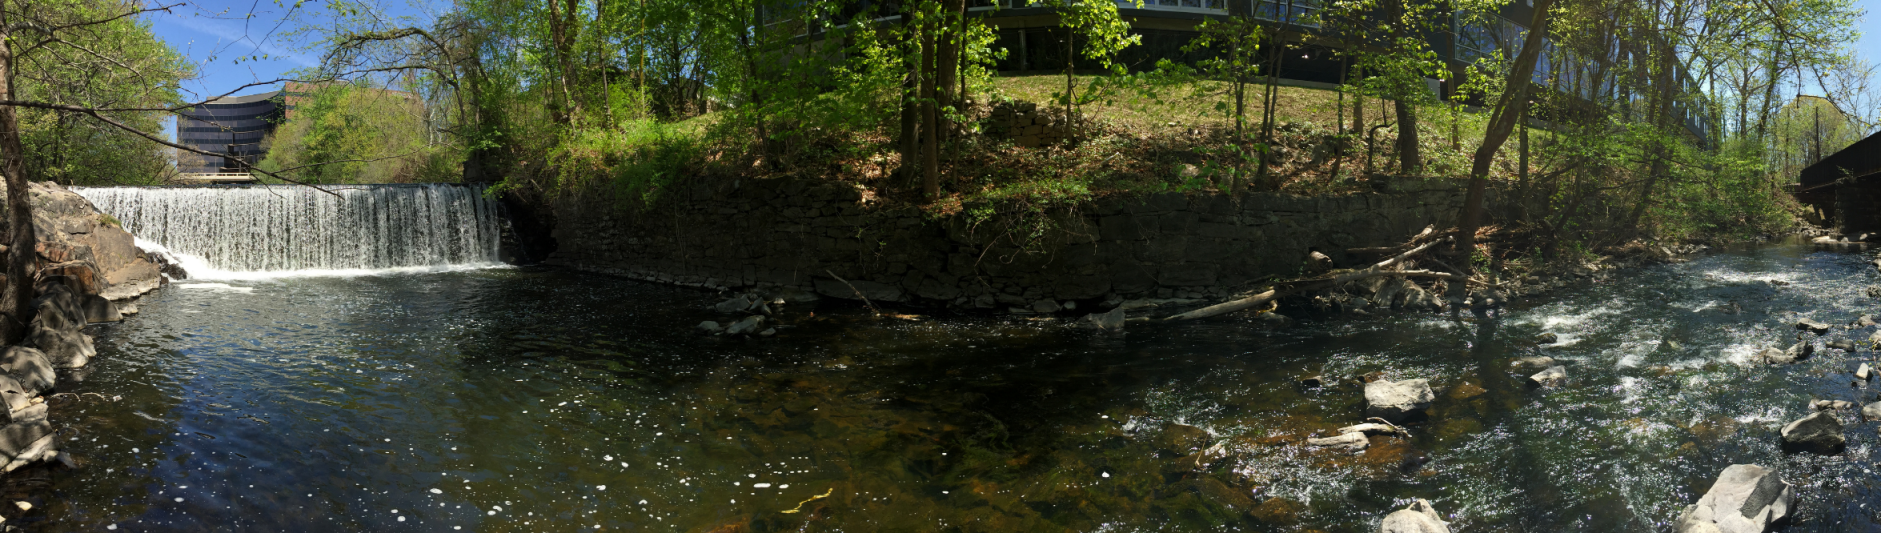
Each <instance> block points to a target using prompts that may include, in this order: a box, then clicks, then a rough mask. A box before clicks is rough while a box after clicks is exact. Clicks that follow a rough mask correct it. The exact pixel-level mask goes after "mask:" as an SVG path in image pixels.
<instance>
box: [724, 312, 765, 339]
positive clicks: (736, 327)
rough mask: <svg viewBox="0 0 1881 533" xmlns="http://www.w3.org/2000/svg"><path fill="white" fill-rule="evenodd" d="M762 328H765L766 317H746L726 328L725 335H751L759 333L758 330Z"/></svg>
mask: <svg viewBox="0 0 1881 533" xmlns="http://www.w3.org/2000/svg"><path fill="white" fill-rule="evenodd" d="M762 326H764V316H763V315H751V316H748V317H744V319H742V320H739V321H737V322H733V323H732V324H731V325H730V326H725V334H726V335H749V334H752V333H757V332H758V328H760V327H762Z"/></svg>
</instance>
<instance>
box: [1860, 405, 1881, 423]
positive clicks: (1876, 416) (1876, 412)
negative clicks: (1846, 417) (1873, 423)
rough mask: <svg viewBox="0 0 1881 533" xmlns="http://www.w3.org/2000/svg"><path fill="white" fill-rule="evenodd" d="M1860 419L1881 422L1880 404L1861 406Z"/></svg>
mask: <svg viewBox="0 0 1881 533" xmlns="http://www.w3.org/2000/svg"><path fill="white" fill-rule="evenodd" d="M1861 417H1862V418H1864V419H1867V420H1881V402H1874V403H1871V404H1868V405H1864V406H1861Z"/></svg>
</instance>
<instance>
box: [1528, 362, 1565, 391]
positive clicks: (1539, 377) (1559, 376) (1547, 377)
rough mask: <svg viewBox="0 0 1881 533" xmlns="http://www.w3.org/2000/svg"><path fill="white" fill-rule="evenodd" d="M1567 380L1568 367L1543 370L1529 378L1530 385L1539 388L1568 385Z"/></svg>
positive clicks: (1552, 367)
mask: <svg viewBox="0 0 1881 533" xmlns="http://www.w3.org/2000/svg"><path fill="white" fill-rule="evenodd" d="M1567 379H1568V373H1567V367H1564V366H1559V365H1556V366H1551V367H1548V369H1547V370H1543V371H1541V372H1540V373H1537V374H1535V375H1533V376H1529V377H1528V383H1529V384H1530V385H1534V386H1537V387H1555V386H1559V385H1561V384H1562V383H1567Z"/></svg>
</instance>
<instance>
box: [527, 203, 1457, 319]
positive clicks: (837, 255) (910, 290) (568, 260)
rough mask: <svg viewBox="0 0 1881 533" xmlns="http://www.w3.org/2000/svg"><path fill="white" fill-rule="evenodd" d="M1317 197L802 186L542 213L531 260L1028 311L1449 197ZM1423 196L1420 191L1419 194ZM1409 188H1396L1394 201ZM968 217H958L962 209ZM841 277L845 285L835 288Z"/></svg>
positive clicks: (1182, 286)
mask: <svg viewBox="0 0 1881 533" xmlns="http://www.w3.org/2000/svg"><path fill="white" fill-rule="evenodd" d="M1411 185H1412V186H1410V187H1398V190H1396V191H1394V192H1390V193H1366V194H1352V195H1344V196H1331V197H1302V196H1295V195H1288V194H1249V195H1247V196H1245V197H1243V198H1242V199H1241V201H1240V202H1239V203H1238V204H1237V203H1236V202H1235V201H1233V200H1232V199H1230V198H1227V197H1225V196H1221V195H1213V194H1198V195H1183V194H1176V193H1164V194H1155V195H1150V196H1147V197H1133V198H1111V199H1100V200H1096V201H1094V202H1092V203H1091V204H1089V205H1085V206H1083V207H1081V208H1078V209H1074V210H1073V209H1068V210H1062V211H1057V212H1052V213H1050V214H1049V217H1047V218H1049V219H1050V220H1051V222H1050V224H1051V226H1050V227H1051V228H1053V229H1052V230H1051V231H1048V232H1046V235H1045V236H1044V237H1043V238H1040V239H1031V238H1028V237H1027V235H1030V234H1031V233H1032V230H1034V229H1036V228H1039V227H1041V224H1039V223H1038V222H1037V220H1039V218H1037V217H1033V218H1032V219H1030V220H1027V219H1023V218H1021V217H1015V216H996V217H992V218H990V219H987V220H985V221H983V222H981V223H979V224H971V223H969V220H970V219H971V218H972V217H968V216H952V217H943V218H939V219H936V218H933V217H929V216H928V215H925V214H923V213H922V212H920V211H918V210H916V209H913V208H884V207H879V204H878V203H876V202H870V201H866V200H864V196H863V195H862V194H861V193H859V192H858V191H857V190H855V189H854V188H852V187H850V186H848V185H843V184H832V183H827V182H819V181H805V180H766V181H758V182H746V183H745V184H744V185H743V187H742V188H740V189H738V190H735V191H732V192H729V193H719V194H710V193H705V192H700V193H697V194H694V195H692V196H691V197H690V198H684V199H681V198H671V199H669V200H671V201H667V202H664V205H665V206H664V207H660V208H656V209H649V210H641V211H639V212H628V210H625V209H622V208H620V207H619V205H618V204H613V203H611V202H606V201H596V200H584V199H577V198H566V197H564V198H560V199H558V200H555V201H554V203H553V210H554V213H555V218H556V224H555V229H554V238H555V241H556V242H557V243H558V247H557V250H556V251H555V252H554V253H553V254H552V255H551V256H550V257H549V258H548V259H547V261H546V262H547V263H549V264H554V265H563V266H568V267H572V268H576V269H580V270H587V271H593V272H601V273H608V274H615V275H622V276H627V277H632V278H637V279H646V280H651V281H658V282H663V283H677V284H684V285H692V286H703V287H712V288H720V287H723V288H745V287H757V288H766V289H769V288H777V287H796V288H802V289H808V290H814V291H817V292H819V293H822V294H824V295H828V296H834V297H842V298H851V297H853V295H854V293H855V290H852V289H851V288H850V285H854V286H855V287H856V288H857V289H860V290H861V291H863V292H864V293H865V295H866V296H868V297H869V298H870V299H872V300H880V301H920V302H926V303H944V304H948V305H952V306H957V307H969V308H1001V309H1003V308H1006V307H1026V306H1031V305H1032V304H1034V303H1039V302H1041V301H1043V300H1052V301H1054V302H1063V301H1067V300H1086V301H1090V300H1101V299H1106V298H1109V297H1112V296H1116V297H1126V298H1129V297H1206V296H1222V295H1226V294H1229V293H1231V292H1233V291H1235V290H1237V289H1241V288H1245V287H1246V286H1249V285H1251V284H1253V283H1255V282H1258V281H1260V280H1261V279H1263V278H1265V277H1267V276H1281V277H1286V276H1293V275H1297V274H1299V273H1300V272H1301V267H1302V265H1303V263H1304V260H1305V257H1306V254H1307V253H1308V251H1309V250H1311V249H1318V250H1320V251H1322V252H1324V253H1326V254H1328V255H1331V256H1333V258H1334V259H1335V260H1338V261H1340V262H1341V263H1351V262H1354V261H1360V260H1372V259H1373V258H1370V257H1354V258H1347V257H1345V255H1346V253H1345V250H1346V249H1347V248H1357V247H1372V246H1388V245H1393V244H1398V243H1402V242H1404V241H1405V240H1407V239H1408V238H1409V237H1410V236H1411V235H1412V234H1415V233H1416V232H1418V231H1420V230H1422V229H1423V228H1424V227H1425V226H1426V225H1429V224H1436V225H1438V226H1439V227H1444V226H1448V225H1451V224H1454V221H1455V218H1456V215H1457V212H1458V210H1459V209H1460V208H1461V205H1462V200H1463V191H1462V190H1461V188H1460V187H1458V186H1455V185H1456V184H1449V183H1443V184H1425V183H1413V184H1411ZM1433 185H1434V186H1433ZM1406 189H1409V190H1406ZM969 207H971V206H969ZM836 277H841V279H843V280H847V281H848V282H849V283H848V284H845V283H843V282H841V281H838V280H837V279H836Z"/></svg>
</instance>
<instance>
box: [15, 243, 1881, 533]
mask: <svg viewBox="0 0 1881 533" xmlns="http://www.w3.org/2000/svg"><path fill="white" fill-rule="evenodd" d="M1876 278H1877V276H1876V274H1875V273H1874V271H1873V268H1872V267H1870V266H1867V265H1866V264H1865V263H1864V258H1863V257H1861V256H1858V255H1852V254H1834V253H1826V252H1811V251H1810V250H1809V249H1807V248H1801V247H1774V248H1764V249H1760V250H1754V251H1749V252H1741V253H1732V254H1724V255H1717V256H1711V257H1706V258H1702V259H1699V260H1697V261H1694V262H1690V263H1683V264H1677V265H1669V266H1662V267H1652V268H1646V269H1640V270H1634V271H1628V272H1625V273H1622V274H1621V275H1619V276H1617V277H1616V278H1615V279H1614V281H1611V282H1604V283H1595V282H1588V283H1585V284H1583V285H1580V286H1577V287H1574V288H1570V289H1566V290H1563V291H1560V292H1558V293H1557V294H1555V295H1552V296H1548V297H1544V298H1536V299H1534V300H1532V301H1529V302H1524V303H1523V304H1522V305H1521V306H1519V307H1518V308H1515V309H1511V310H1509V311H1508V313H1507V314H1506V316H1505V317H1503V318H1500V319H1495V320H1478V319H1474V318H1466V319H1464V320H1455V321H1453V320H1449V319H1447V318H1445V317H1440V316H1434V315H1398V316H1391V317H1375V318H1365V319H1351V320H1307V321H1304V322H1303V323H1302V324H1301V325H1299V326H1298V327H1295V328H1293V329H1291V330H1287V331H1284V332H1278V333H1267V332H1261V331H1258V330H1257V329H1255V328H1253V327H1251V325H1250V324H1249V323H1248V322H1244V321H1243V320H1241V319H1232V318H1231V319H1219V320H1215V321H1208V322H1203V323H1192V324H1182V325H1175V326H1151V325H1141V324H1132V326H1131V327H1132V329H1130V330H1129V331H1128V332H1127V333H1125V334H1101V333H1093V332H1087V331H1082V330H1075V329H1070V328H1067V327H1064V326H1063V325H1062V324H1061V323H1056V322H1042V321H1029V320H1022V319H1013V318H989V317H955V316H950V315H945V314H937V315H934V316H925V317H918V318H913V319H904V318H887V319H879V320H878V319H872V318H870V317H868V316H867V314H866V312H865V310H863V309H859V308H857V307H854V306H850V305H847V304H840V303H830V302H824V303H822V304H820V305H816V306H809V305H798V306H792V307H790V308H789V309H788V310H787V312H786V313H785V314H784V317H783V320H784V322H785V323H786V324H788V325H789V326H790V327H787V328H785V329H783V330H782V331H781V332H780V333H779V335H778V336H777V337H775V338H769V339H753V340H731V339H721V338H708V337H699V336H695V335H693V334H691V333H690V332H689V328H690V326H691V325H692V324H696V323H698V322H699V321H700V320H706V319H715V318H720V317H716V316H714V315H712V314H711V313H710V312H709V311H708V310H707V308H708V307H709V305H710V304H711V303H713V302H715V301H716V300H717V299H718V296H716V295H713V294H708V293H703V292H698V291H691V290H684V289H675V288H667V287H660V286H653V285H647V284H642V283H638V282H632V281H625V280H619V279H612V278H607V277H600V276H591V275H585V274H578V273H572V272H565V271H558V270H536V269H491V270H479V271H465V272H443V273H423V274H396V275H385V276H376V277H374V276H368V277H354V278H291V279H281V280H276V281H266V280H259V281H257V280H247V281H227V282H183V283H179V284H175V285H171V286H169V287H166V288H165V289H163V290H162V291H160V292H159V293H157V294H155V295H153V296H150V297H146V298H145V299H143V300H142V301H141V302H139V307H140V308H141V309H142V311H143V312H142V314H140V315H136V316H135V317H132V318H131V319H129V320H127V321H125V322H123V323H121V324H110V325H101V326H94V327H93V329H94V331H93V333H94V335H96V336H97V338H98V346H99V351H100V352H101V356H100V357H99V358H98V359H96V360H95V361H94V362H93V363H92V366H91V367H90V368H87V369H84V370H83V373H82V374H75V375H69V376H64V377H63V380H62V382H61V390H62V391H63V392H73V393H81V394H80V397H81V400H80V401H78V402H74V403H69V404H67V403H61V405H60V407H59V408H58V409H56V410H55V415H54V422H55V425H60V426H69V427H70V428H72V430H68V431H67V434H69V435H71V440H70V441H69V442H67V443H66V447H67V450H69V451H70V452H71V453H72V454H73V455H74V456H75V457H76V458H77V460H78V461H79V463H80V464H81V468H80V469H78V470H72V471H60V472H57V473H55V474H54V475H53V476H52V480H53V486H52V489H51V490H50V491H49V492H48V493H47V495H46V496H45V497H44V498H42V499H40V500H38V509H36V510H35V511H34V512H33V513H32V514H30V515H29V519H30V520H32V522H31V524H30V525H31V526H32V527H34V528H35V529H41V530H58V531H62V530H84V531H97V530H100V529H105V528H107V527H115V529H116V530H119V531H125V530H128V531H201V530H230V531H235V530H241V531H252V530H285V531H341V530H372V531H444V530H450V531H454V530H458V529H459V528H461V529H462V530H470V531H578V530H596V529H599V530H647V531H700V532H704V531H720V532H724V533H730V532H734V531H781V530H810V531H1067V530H1071V531H1210V530H1218V531H1242V530H1275V531H1293V530H1301V529H1317V530H1323V531H1364V530H1371V529H1374V528H1376V524H1377V521H1378V520H1379V519H1380V518H1381V517H1382V516H1383V514H1384V513H1387V512H1389V511H1391V510H1393V509H1394V508H1399V507H1402V506H1403V505H1404V504H1405V502H1407V501H1408V499H1410V498H1427V499H1430V500H1432V501H1433V502H1435V503H1436V506H1437V507H1438V509H1440V510H1441V511H1442V512H1444V513H1445V514H1446V515H1448V519H1449V520H1451V521H1452V522H1453V527H1454V528H1457V529H1458V530H1460V531H1517V530H1528V531H1556V530H1588V531H1654V530H1664V529H1668V528H1669V526H1670V524H1671V522H1672V521H1673V520H1675V519H1676V517H1677V514H1678V512H1679V511H1680V510H1681V509H1682V508H1683V507H1684V506H1685V505H1686V504H1689V503H1690V502H1692V501H1695V500H1696V499H1697V497H1698V496H1699V495H1700V494H1702V491H1703V490H1704V489H1705V488H1706V487H1708V486H1709V484H1710V482H1711V480H1712V479H1713V477H1714V476H1715V475H1716V474H1717V472H1718V471H1719V470H1721V469H1723V468H1724V467H1725V466H1727V465H1730V464H1732V463H1749V462H1754V463H1760V464H1764V465H1766V466H1773V467H1776V468H1777V469H1779V471H1781V472H1782V474H1783V476H1784V477H1785V478H1786V479H1789V480H1791V481H1792V482H1794V483H1798V484H1799V485H1801V495H1802V503H1801V507H1802V510H1801V513H1800V516H1799V517H1798V523H1797V525H1796V527H1794V528H1792V530H1793V531H1847V530H1861V529H1874V528H1875V527H1876V526H1875V524H1876V522H1877V520H1881V517H1877V514H1876V507H1877V506H1872V505H1866V504H1867V503H1869V502H1877V501H1881V499H1878V498H1877V496H1881V492H1877V490H1876V488H1875V481H1874V480H1875V473H1874V472H1873V471H1874V469H1875V465H1874V464H1873V460H1872V455H1873V453H1874V449H1875V446H1876V430H1875V425H1874V424H1871V423H1861V422H1858V421H1856V420H1854V417H1853V415H1849V416H1845V417H1844V419H1845V420H1846V421H1848V422H1850V425H1849V429H1848V435H1849V438H1850V445H1849V449H1848V452H1847V453H1846V454H1845V455H1843V456H1841V457H1832V458H1817V457H1807V456H1802V457H1799V456H1785V455H1783V454H1782V453H1781V452H1780V451H1779V450H1778V447H1777V445H1776V431H1777V429H1778V428H1779V427H1780V426H1781V425H1782V424H1783V423H1784V422H1786V421H1788V420H1791V419H1795V418H1799V417H1801V416H1803V415H1804V414H1806V413H1807V403H1808V401H1809V400H1810V399H1812V398H1828V399H1847V400H1859V401H1862V402H1868V401H1874V400H1875V394H1874V392H1873V390H1872V389H1871V388H1869V387H1863V386H1855V385H1853V384H1852V383H1851V381H1852V379H1853V378H1852V377H1851V376H1850V373H1849V372H1850V371H1851V370H1852V369H1853V367H1854V366H1855V365H1856V364H1858V363H1857V360H1858V357H1855V356H1850V355H1845V354H1841V353H1839V352H1836V353H1829V354H1822V355H1818V356H1817V357H1816V358H1814V359H1811V360H1809V361H1807V362H1805V363H1802V364H1798V365H1793V366H1783V367H1764V366H1758V365H1752V364H1750V363H1748V358H1749V357H1750V355H1751V354H1752V353H1754V351H1755V350H1757V349H1759V348H1761V347H1764V346H1768V345H1776V344H1781V343H1787V342H1789V339H1791V338H1792V337H1793V336H1794V334H1795V333H1794V330H1792V329H1790V327H1789V325H1790V324H1792V323H1793V322H1794V321H1795V319H1796V318H1798V317H1799V316H1808V317H1813V318H1816V319H1819V320H1823V321H1826V322H1830V323H1837V324H1846V323H1848V322H1849V321H1851V320H1853V319H1854V318H1856V317H1857V316H1859V315H1860V314H1861V313H1864V312H1876V311H1877V310H1876V305H1875V304H1876V303H1877V300H1875V299H1873V298H1868V297H1866V296H1865V295H1864V294H1863V293H1862V292H1863V291H1862V289H1863V288H1864V287H1865V286H1867V285H1869V284H1871V283H1876V281H1877V280H1876ZM1767 280H1779V281H1783V282H1787V283H1788V285H1773V284H1771V283H1769V282H1768V281H1767ZM1737 309H1741V312H1728V311H1734V310H1737ZM812 312H814V314H812ZM916 312H918V311H916ZM1544 332H1552V333H1556V334H1558V335H1559V336H1560V337H1561V340H1562V342H1561V343H1560V344H1559V345H1555V346H1546V347H1537V346H1535V345H1534V344H1533V343H1532V342H1528V340H1529V339H1533V338H1535V337H1536V336H1537V335H1538V334H1541V333H1544ZM1870 333H1871V331H1869V330H1866V329H1864V330H1858V331H1849V330H1838V331H1837V332H1836V333H1832V334H1831V336H1832V337H1834V336H1848V337H1852V338H1855V339H1857V340H1865V339H1867V338H1868V335H1869V334H1870ZM1829 351H1830V352H1835V351H1834V350H1829ZM1535 354H1546V355H1551V356H1553V357H1556V358H1558V359H1562V360H1565V361H1568V363H1567V365H1568V372H1569V375H1570V377H1571V381H1570V383H1569V384H1568V385H1567V386H1565V387H1562V388H1558V389H1548V390H1539V389H1533V388H1529V387H1527V386H1524V385H1522V384H1521V382H1520V381H1519V379H1518V376H1517V375H1516V374H1515V373H1513V372H1510V371H1509V370H1508V366H1507V365H1508V362H1509V360H1510V359H1511V358H1513V357H1518V356H1524V355H1535ZM1856 355H1858V356H1860V357H1859V358H1866V357H1867V356H1869V355H1870V353H1868V352H1862V353H1860V354H1856ZM1373 372H1381V373H1383V376H1385V377H1388V378H1391V379H1404V378H1428V379H1430V380H1431V383H1432V386H1433V387H1434V388H1435V389H1436V390H1437V393H1438V396H1439V398H1438V400H1437V402H1436V404H1435V406H1434V407H1433V409H1432V412H1431V414H1430V417H1429V419H1428V420H1426V421H1424V422H1422V423H1419V424H1416V425H1414V426H1413V427H1411V428H1410V430H1411V432H1412V434H1413V438H1411V439H1396V438H1391V437H1375V438H1373V445H1372V447H1371V448H1370V449H1368V450H1367V451H1365V452H1363V453H1359V454H1350V453H1342V452H1331V451H1323V450H1311V449H1306V448H1304V447H1302V446H1301V441H1302V440H1303V439H1304V438H1306V437H1307V436H1309V435H1313V434H1315V432H1318V433H1319V434H1324V433H1325V432H1327V431H1329V430H1331V429H1333V428H1336V427H1339V426H1343V425H1348V424H1353V423H1357V422H1359V421H1361V419H1362V418H1363V416H1362V411H1363V403H1364V401H1363V395H1362V392H1361V390H1360V388H1359V387H1357V386H1355V385H1352V384H1350V383H1349V382H1348V383H1347V384H1344V385H1338V386H1332V387H1327V388H1323V389H1317V390H1306V389H1302V388H1300V387H1299V386H1298V385H1297V384H1296V381H1297V379H1298V378H1300V377H1302V376H1308V375H1325V376H1329V377H1334V376H1357V375H1363V374H1369V373H1373ZM89 393H96V394H89ZM819 496H821V497H819ZM793 511H794V512H793ZM16 523H17V522H16Z"/></svg>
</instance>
